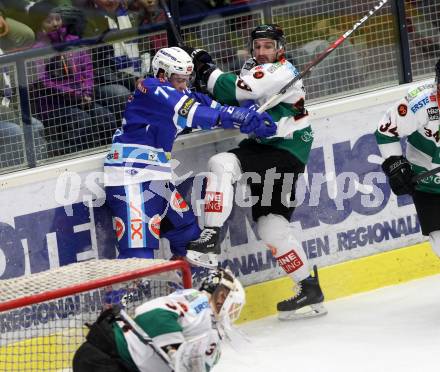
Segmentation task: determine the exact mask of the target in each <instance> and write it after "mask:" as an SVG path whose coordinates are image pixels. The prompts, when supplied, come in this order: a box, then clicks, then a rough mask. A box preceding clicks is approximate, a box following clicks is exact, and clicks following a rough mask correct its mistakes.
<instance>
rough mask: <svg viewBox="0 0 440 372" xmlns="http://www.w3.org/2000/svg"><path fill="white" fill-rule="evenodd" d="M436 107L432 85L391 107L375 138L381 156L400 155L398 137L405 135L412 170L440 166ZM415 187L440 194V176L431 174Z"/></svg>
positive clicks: (408, 95) (435, 96)
mask: <svg viewBox="0 0 440 372" xmlns="http://www.w3.org/2000/svg"><path fill="white" fill-rule="evenodd" d="M439 125H440V122H439V107H438V102H437V88H436V85H435V84H425V85H421V86H419V87H417V88H415V89H411V90H410V91H409V92H408V94H407V95H406V96H405V97H404V98H403V99H401V100H400V101H398V102H396V103H395V104H394V105H393V106H391V107H390V108H389V109H388V110H387V111H386V113H385V115H384V116H383V117H382V119H381V121H380V122H379V126H378V129H377V130H376V132H375V134H376V140H377V143H378V144H379V149H380V152H381V153H382V157H383V158H384V159H386V158H388V157H390V156H393V155H395V156H400V155H402V147H401V145H400V139H401V138H403V137H406V142H407V146H406V155H405V156H406V158H407V159H408V161H409V162H410V163H411V165H412V168H413V171H414V172H415V173H417V174H418V173H422V172H425V171H427V170H430V169H433V168H436V167H439V166H440V135H439ZM416 188H417V190H420V191H424V192H430V193H436V194H440V177H438V176H432V177H430V178H428V179H427V180H426V181H423V182H421V183H420V184H419V185H417V186H416Z"/></svg>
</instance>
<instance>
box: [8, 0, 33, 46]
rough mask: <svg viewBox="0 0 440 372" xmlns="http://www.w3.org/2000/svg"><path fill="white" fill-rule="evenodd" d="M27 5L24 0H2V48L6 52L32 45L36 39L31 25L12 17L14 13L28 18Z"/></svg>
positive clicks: (23, 18)
mask: <svg viewBox="0 0 440 372" xmlns="http://www.w3.org/2000/svg"><path fill="white" fill-rule="evenodd" d="M25 6H26V3H25V2H24V1H23V0H18V2H16V1H12V0H0V48H1V49H2V50H3V51H5V52H9V51H12V50H15V49H23V48H27V47H30V46H31V45H32V44H33V42H34V40H35V35H34V32H33V31H32V29H31V28H30V27H29V26H27V25H26V24H24V23H21V22H19V21H17V20H15V19H14V18H11V16H12V15H14V16H20V18H21V19H22V20H26V17H27V13H26V8H25Z"/></svg>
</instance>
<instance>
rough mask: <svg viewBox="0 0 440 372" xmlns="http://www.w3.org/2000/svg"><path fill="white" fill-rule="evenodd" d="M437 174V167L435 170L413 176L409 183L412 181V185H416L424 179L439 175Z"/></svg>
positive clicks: (438, 168) (439, 169)
mask: <svg viewBox="0 0 440 372" xmlns="http://www.w3.org/2000/svg"><path fill="white" fill-rule="evenodd" d="M439 173H440V167H437V168H434V169H431V170H429V171H427V172H423V173H420V174H417V175H415V176H414V177H413V178H412V179H411V181H412V183H413V184H417V183H419V182H421V181H423V180H424V179H425V178H428V177H431V176H435V175H436V174H439Z"/></svg>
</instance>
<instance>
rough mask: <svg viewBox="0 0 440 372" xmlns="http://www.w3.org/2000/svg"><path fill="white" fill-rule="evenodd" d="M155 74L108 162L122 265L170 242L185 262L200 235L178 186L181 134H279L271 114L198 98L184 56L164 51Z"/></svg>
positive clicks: (140, 90)
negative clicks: (175, 162) (175, 169)
mask: <svg viewBox="0 0 440 372" xmlns="http://www.w3.org/2000/svg"><path fill="white" fill-rule="evenodd" d="M152 67H153V73H154V77H147V78H145V79H143V80H140V81H139V82H138V84H137V87H136V91H135V92H134V93H133V95H132V96H131V97H130V98H129V100H128V102H127V107H126V109H125V112H124V119H123V125H122V128H121V129H118V130H117V131H116V132H115V134H114V136H113V144H112V147H111V148H110V151H109V152H108V154H107V156H106V159H105V162H104V184H105V191H106V204H107V205H108V206H109V208H110V210H111V213H112V217H113V223H114V228H115V232H116V238H117V246H118V251H119V255H118V258H122V259H123V258H129V257H140V258H154V251H155V250H157V249H158V248H159V239H160V238H166V239H168V241H169V242H170V249H171V253H172V255H173V256H174V257H185V255H186V246H187V244H188V242H189V241H191V240H193V239H196V238H198V237H199V235H200V229H199V226H198V223H197V220H196V218H195V216H194V214H193V211H192V209H191V208H190V207H189V205H188V204H187V203H186V202H185V200H184V199H183V198H182V196H181V195H180V194H179V192H178V190H177V188H176V186H175V185H174V183H173V181H172V167H171V152H172V148H173V144H174V141H175V139H176V137H177V135H178V134H179V133H181V132H182V131H183V130H185V129H188V128H202V129H206V130H208V129H213V128H217V127H221V128H239V129H240V131H241V132H243V133H250V132H254V133H260V135H268V136H270V135H271V134H273V133H274V132H275V130H276V127H275V124H274V123H272V122H271V121H272V120H271V119H270V117H269V116H268V115H267V114H266V116H264V114H263V115H259V114H256V113H255V111H252V110H249V109H247V108H242V107H232V106H225V105H223V106H222V105H220V104H219V103H218V102H216V101H214V100H212V99H211V98H210V97H209V96H207V95H205V94H201V93H197V92H191V91H190V90H189V85H190V81H191V77H192V75H193V63H192V61H191V57H190V56H189V55H188V54H187V53H186V52H185V51H184V50H182V49H181V48H178V47H171V48H162V49H160V50H159V51H158V52H157V53H156V55H155V56H154V58H153V61H152ZM267 124H269V125H267Z"/></svg>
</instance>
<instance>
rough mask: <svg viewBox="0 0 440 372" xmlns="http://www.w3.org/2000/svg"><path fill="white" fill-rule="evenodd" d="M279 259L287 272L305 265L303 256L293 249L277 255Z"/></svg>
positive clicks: (279, 262)
mask: <svg viewBox="0 0 440 372" xmlns="http://www.w3.org/2000/svg"><path fill="white" fill-rule="evenodd" d="M277 261H278V264H279V265H280V266H281V267H282V268H283V270H284V271H285V272H286V273H287V274H290V273H293V272H294V271H296V270H298V269H299V268H300V267H301V266H303V265H304V263H303V262H302V261H301V258H299V256H298V254H297V253H296V252H295V251H294V250H293V249H292V250H291V251H289V252H287V253H286V254H284V255H282V256H280V257H277Z"/></svg>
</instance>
